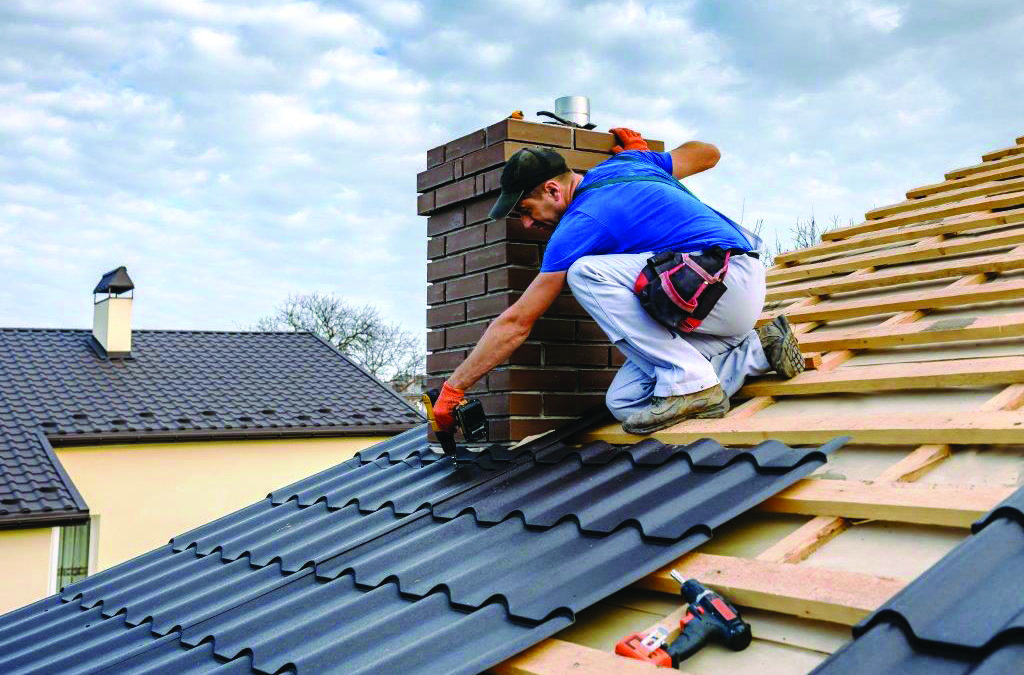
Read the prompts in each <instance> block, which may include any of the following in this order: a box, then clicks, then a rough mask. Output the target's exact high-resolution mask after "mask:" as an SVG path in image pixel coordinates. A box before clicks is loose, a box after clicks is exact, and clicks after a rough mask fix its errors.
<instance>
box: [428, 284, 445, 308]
mask: <svg viewBox="0 0 1024 675" xmlns="http://www.w3.org/2000/svg"><path fill="white" fill-rule="evenodd" d="M442 302H444V284H430V285H429V286H427V304H428V305H440V304H441V303H442Z"/></svg>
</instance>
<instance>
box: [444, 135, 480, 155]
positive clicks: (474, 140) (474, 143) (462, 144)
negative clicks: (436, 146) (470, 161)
mask: <svg viewBox="0 0 1024 675" xmlns="http://www.w3.org/2000/svg"><path fill="white" fill-rule="evenodd" d="M486 140H487V130H486V129H480V130H479V131H474V132H473V133H470V134H466V135H465V136H462V137H461V138H456V139H455V140H454V141H451V142H449V143H446V144H445V146H444V157H445V160H446V161H451V160H453V159H455V158H456V157H462V156H463V155H465V154H468V153H470V152H473V151H474V150H479V149H480V148H482V147H484V143H485V142H486Z"/></svg>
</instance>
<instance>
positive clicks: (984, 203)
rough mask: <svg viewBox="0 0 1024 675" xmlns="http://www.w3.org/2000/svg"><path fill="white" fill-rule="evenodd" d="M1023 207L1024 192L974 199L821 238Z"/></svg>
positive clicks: (872, 223)
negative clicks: (933, 219)
mask: <svg viewBox="0 0 1024 675" xmlns="http://www.w3.org/2000/svg"><path fill="white" fill-rule="evenodd" d="M1022 205H1024V191H1022V192H1014V193H1011V194H1008V195H999V196H996V197H974V198H973V199H965V200H963V201H959V202H954V203H952V204H940V205H938V206H933V207H931V208H925V209H921V210H920V211H911V212H909V213H902V214H899V215H895V216H889V217H888V218H879V219H878V220H865V221H864V222H862V223H860V224H859V225H851V226H850V227H842V228H839V229H836V230H829V231H828V232H824V233H822V235H821V238H822V240H823V241H835V240H837V239H847V238H849V237H852V236H854V235H858V234H863V233H865V232H877V231H879V230H886V229H890V228H893V227H896V226H897V225H906V224H908V223H918V222H921V221H924V220H930V219H932V218H944V217H948V216H957V215H960V214H963V213H975V212H984V211H991V210H992V209H1005V208H1012V207H1019V206H1022Z"/></svg>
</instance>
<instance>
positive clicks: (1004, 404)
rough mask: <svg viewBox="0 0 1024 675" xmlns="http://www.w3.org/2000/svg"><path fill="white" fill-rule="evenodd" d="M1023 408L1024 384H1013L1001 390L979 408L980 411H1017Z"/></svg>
mask: <svg viewBox="0 0 1024 675" xmlns="http://www.w3.org/2000/svg"><path fill="white" fill-rule="evenodd" d="M1021 407H1024V384H1014V385H1012V386H1009V387H1007V388H1006V389H1003V390H1002V391H1001V392H999V394H998V395H996V396H994V397H992V398H991V399H989V400H988V401H986V402H985V405H983V406H981V408H980V409H981V410H982V411H983V412H984V411H989V410H1018V409H1019V408H1021Z"/></svg>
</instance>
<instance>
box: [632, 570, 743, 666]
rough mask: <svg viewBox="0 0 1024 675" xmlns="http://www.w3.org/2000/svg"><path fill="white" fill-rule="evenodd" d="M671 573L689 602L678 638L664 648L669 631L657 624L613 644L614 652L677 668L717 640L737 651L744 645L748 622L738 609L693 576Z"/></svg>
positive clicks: (680, 624)
mask: <svg viewBox="0 0 1024 675" xmlns="http://www.w3.org/2000/svg"><path fill="white" fill-rule="evenodd" d="M671 574H672V578H673V579H675V580H676V581H678V582H679V583H680V585H681V587H682V588H681V589H680V593H682V595H683V597H684V598H686V601H687V603H689V608H688V609H687V612H686V615H685V616H684V617H683V618H682V619H681V620H680V621H679V628H680V632H679V637H677V638H676V639H675V640H673V641H672V642H671V643H669V644H668V646H667V647H663V645H664V644H665V642H667V641H668V637H669V632H668V630H667V629H665V628H664V627H661V626H659V627H658V628H656V629H655V630H653V631H651V632H650V633H648V634H644V633H634V634H633V635H630V636H629V637H627V638H626V639H624V640H623V641H622V642H620V643H619V644H617V645H616V646H615V653H616V654H619V655H620V656H628V657H630V658H634V659H639V660H641V661H646V662H648V663H652V664H654V665H656V666H663V667H666V668H668V667H671V668H678V667H679V664H680V663H682V662H683V661H685V660H686V659H688V658H690V657H691V656H693V655H694V654H696V653H697V652H698V651H699V650H700V649H701V647H703V646H704V645H706V644H707V643H708V642H717V643H719V644H721V645H723V646H725V647H728V648H729V649H731V650H733V651H736V652H738V651H742V650H744V649H746V648H747V646H748V645H749V644H750V638H751V634H750V624H749V623H747V622H745V621H744V620H743V619H741V618H740V613H739V611H737V610H736V608H735V607H733V606H732V604H731V603H730V602H729V601H728V600H726V599H725V598H723V597H722V596H721V595H719V594H718V593H715V592H714V591H712V590H708V589H707V588H705V587H704V586H702V585H701V584H700V583H699V582H698V581H697V580H696V579H690V580H689V581H684V580H683V577H682V576H680V575H679V573H677V572H676V571H675V570H672V572H671Z"/></svg>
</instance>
